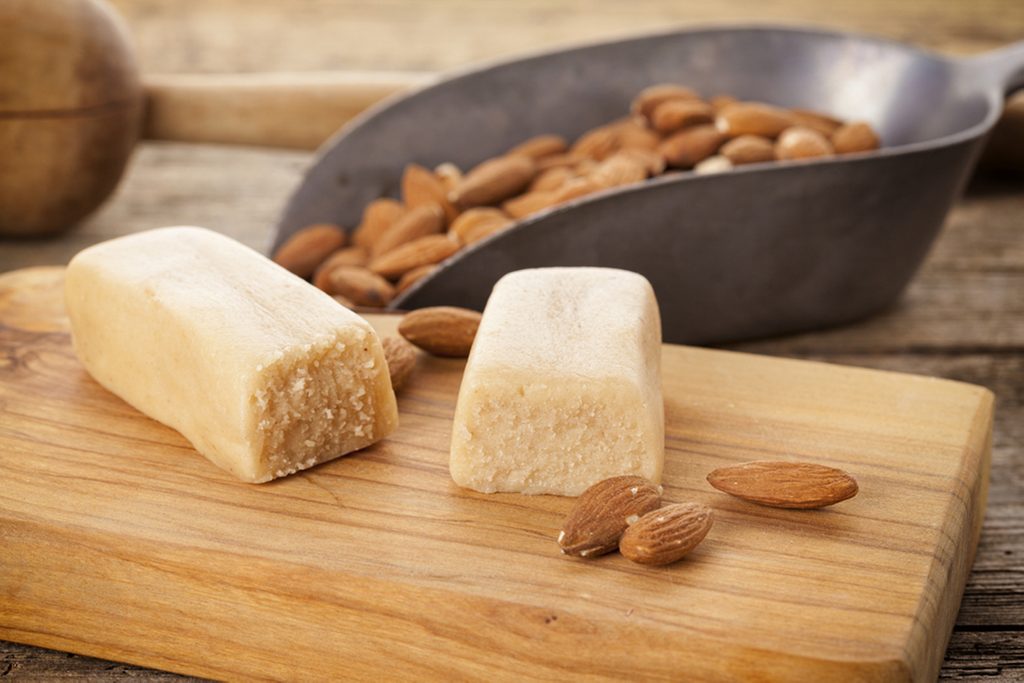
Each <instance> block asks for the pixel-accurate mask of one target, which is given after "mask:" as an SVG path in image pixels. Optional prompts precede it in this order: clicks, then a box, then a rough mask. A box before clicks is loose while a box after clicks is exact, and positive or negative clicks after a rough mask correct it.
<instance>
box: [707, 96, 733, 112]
mask: <svg viewBox="0 0 1024 683" xmlns="http://www.w3.org/2000/svg"><path fill="white" fill-rule="evenodd" d="M737 102H739V100H738V99H736V98H735V97H733V96H732V95H715V96H714V97H712V98H711V99H710V100H708V104H710V105H711V108H712V109H714V110H715V111H716V112H718V111H720V110H722V109H724V108H725V107H727V106H729V105H730V104H736V103H737Z"/></svg>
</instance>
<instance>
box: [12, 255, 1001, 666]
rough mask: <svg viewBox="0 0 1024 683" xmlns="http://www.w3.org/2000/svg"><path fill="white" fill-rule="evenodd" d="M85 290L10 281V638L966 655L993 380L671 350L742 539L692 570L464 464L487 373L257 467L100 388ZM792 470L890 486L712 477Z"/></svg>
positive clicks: (490, 656) (673, 448)
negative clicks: (74, 325) (454, 436)
mask: <svg viewBox="0 0 1024 683" xmlns="http://www.w3.org/2000/svg"><path fill="white" fill-rule="evenodd" d="M61 285H62V270H61V269H59V268H45V269H30V270H23V271H15V272H13V273H9V274H6V275H4V276H2V277H0V351H2V354H0V360H2V364H0V373H2V374H3V379H4V381H3V383H2V384H0V404H2V405H3V406H4V414H5V421H4V423H3V425H2V426H0V479H2V480H3V481H4V482H5V484H6V485H5V487H4V488H3V490H2V491H0V538H2V542H3V545H4V546H5V550H6V552H5V553H3V554H2V555H0V596H2V598H3V600H2V601H0V604H2V605H3V606H2V607H0V637H3V638H6V639H11V640H15V641H21V642H29V643H32V644H36V645H43V646H47V647H57V648H61V649H67V650H72V651H76V652H81V653H84V654H89V655H94V656H99V657H105V658H112V659H117V660H122V661H127V662H133V663H137V664H144V665H147V666H155V667H159V668H163V669H169V670H172V671H179V672H183V673H190V674H195V675H201V676H210V677H217V678H225V677H229V678H230V677H261V678H265V677H273V678H282V677H296V676H297V677H305V678H310V677H316V678H323V677H337V676H340V675H346V676H370V675H372V674H373V673H374V672H379V671H380V670H381V667H382V666H386V667H387V669H388V671H389V672H391V673H393V674H394V675H400V674H403V673H404V674H410V675H417V676H422V677H431V678H439V677H445V676H448V675H450V674H451V673H452V672H456V673H461V674H464V675H470V676H476V677H481V676H490V675H505V676H511V675H514V674H515V673H517V672H527V673H532V674H535V675H545V676H564V675H568V674H589V675H592V676H616V675H617V676H623V677H628V676H645V675H646V676H661V677H670V676H676V675H678V674H679V673H680V672H683V671H685V672H686V673H687V677H688V678H689V679H691V680H696V679H707V680H725V679H731V678H736V677H739V678H748V677H750V676H753V675H755V674H756V675H758V676H760V677H761V679H762V680H791V679H793V678H800V679H802V680H818V681H830V680H834V681H849V680H871V681H880V680H886V681H887V680H894V681H896V680H899V681H902V680H921V681H923V680H930V679H933V678H934V677H935V676H936V674H937V672H938V670H939V667H940V665H941V663H942V660H943V653H944V651H945V645H946V641H947V639H948V636H949V633H950V631H951V629H952V626H953V623H954V620H955V617H956V612H957V608H958V605H959V599H960V595H961V592H962V589H963V585H964V581H965V580H966V577H967V574H968V572H969V570H970V566H971V562H972V561H973V556H974V549H975V546H976V543H977V539H978V534H979V532H980V528H981V522H982V518H983V516H984V510H985V500H986V491H987V484H988V466H989V451H990V445H991V419H992V401H991V394H990V392H988V391H987V390H985V389H982V388H980V387H976V386H971V385H966V384H961V383H956V382H949V381H945V380H939V379H933V378H927V377H918V376H912V375H902V374H896V373H884V372H878V371H871V370H864V369H854V368H846V367H841V366H835V365H828V364H821V363H812V362H805V361H793V360H783V359H773V358H766V357H761V356H755V355H749V354H738V353H733V352H728V351H713V350H706V349H696V348H689V347H681V346H670V345H669V346H666V347H665V350H664V373H663V382H664V390H665V397H666V444H667V451H666V469H665V482H664V483H665V489H666V494H665V495H666V498H667V499H668V500H671V501H682V500H698V501H702V502H705V503H708V504H711V505H712V506H714V507H715V509H716V513H717V521H716V524H715V527H714V528H713V529H712V532H711V534H709V536H708V538H707V539H706V540H705V542H704V543H703V544H702V545H701V546H700V547H699V549H698V550H697V551H695V552H694V553H693V554H692V555H691V556H690V558H689V559H687V560H685V561H684V562H682V563H679V564H677V565H673V566H670V567H667V568H661V569H652V568H648V567H642V566H639V565H633V564H631V563H630V562H628V561H627V560H625V559H624V558H622V557H620V556H617V555H616V556H609V557H606V558H603V559H600V560H597V561H593V562H586V561H576V560H572V559H569V558H566V557H564V556H561V555H560V554H559V553H558V550H557V545H556V544H555V541H554V537H555V535H556V533H557V529H558V526H559V524H560V521H561V519H562V517H563V516H564V514H565V513H566V512H567V510H568V508H569V506H570V505H571V500H570V499H566V498H560V497H551V496H535V497H530V496H520V495H515V494H497V495H483V494H477V493H474V492H471V491H467V490H463V489H459V488H458V487H457V486H455V485H454V484H453V483H452V482H451V480H450V478H449V476H448V471H447V449H448V440H449V433H450V418H451V415H452V411H453V408H454V400H455V394H456V391H457V389H458V384H459V380H460V377H461V369H462V365H463V364H462V362H461V361H456V360H443V359H433V358H429V357H426V356H424V357H422V358H421V362H420V364H419V366H418V368H417V371H416V372H415V374H414V375H413V377H412V379H411V381H410V384H409V386H408V387H407V388H406V389H405V390H404V391H403V392H402V393H401V396H400V403H399V406H400V414H401V419H402V425H401V427H400V429H399V431H398V432H396V433H395V434H394V435H393V436H391V437H389V438H388V439H386V440H385V441H384V442H382V443H380V444H378V445H376V446H373V447H371V448H369V449H366V450H365V451H363V452H360V453H358V454H355V455H352V456H349V457H346V458H342V459H340V460H337V461H334V462H333V463H329V464H326V465H323V466H320V467H317V468H314V469H312V470H309V471H307V472H305V473H302V474H299V475H295V476H292V477H288V478H285V479H283V480H280V481H278V482H274V483H271V484H265V485H246V484H242V483H239V482H237V481H235V480H233V479H232V478H231V477H230V476H229V475H227V474H226V473H224V472H222V471H220V470H218V469H217V468H215V467H214V466H212V465H211V464H210V463H209V462H207V461H206V460H205V459H203V458H202V457H201V456H199V455H198V454H196V453H195V452H194V451H193V450H192V449H191V447H190V446H189V445H188V443H187V442H186V441H184V439H182V438H181V437H180V436H179V435H178V434H177V433H175V432H173V431H172V430H170V429H168V428H166V427H164V426H162V425H160V424H158V423H156V422H153V421H152V420H149V419H148V418H146V417H145V416H143V415H141V414H140V413H138V412H137V411H135V410H134V409H132V408H131V407H129V406H127V405H126V404H124V403H123V402H122V401H120V400H119V399H118V398H116V397H115V396H113V395H112V394H110V393H109V392H107V391H105V390H104V389H102V388H101V387H99V386H98V385H97V384H96V383H95V382H93V380H92V379H91V378H90V377H89V376H88V375H87V373H86V372H85V371H84V369H82V368H81V366H80V365H79V364H78V362H77V360H76V359H75V357H74V354H73V352H72V351H71V348H70V345H69V337H68V334H67V332H66V321H65V320H64V318H63V316H62V315H61V312H60V305H59V303H57V302H59V300H60V295H61ZM373 321H374V323H375V324H376V325H378V326H379V328H380V329H382V330H383V331H385V332H387V331H390V330H393V329H394V325H395V318H394V317H393V316H375V317H374V319H373ZM765 458H767V459H802V460H812V461H816V462H821V463H823V464H828V465H833V466H838V467H841V468H843V469H846V470H847V471H849V472H851V473H853V474H854V475H855V476H856V477H857V479H858V480H859V482H860V486H861V493H860V494H859V495H858V496H857V497H856V498H854V499H852V500H850V501H847V502H845V503H843V504H840V505H838V506H836V507H834V508H832V509H828V510H823V511H811V512H808V511H785V510H772V509H766V508H762V507H758V506H754V505H751V504H748V503H744V502H741V501H737V500H735V499H732V498H730V497H728V496H725V495H724V494H721V493H719V492H716V491H714V490H713V489H711V488H710V487H709V486H708V485H707V484H706V482H705V481H704V476H705V474H706V473H707V472H708V471H710V470H711V469H713V468H715V467H718V466H722V465H725V464H729V463H735V462H740V461H744V460H748V459H765ZM712 652H713V653H714V656H708V653H712Z"/></svg>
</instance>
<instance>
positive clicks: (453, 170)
mask: <svg viewBox="0 0 1024 683" xmlns="http://www.w3.org/2000/svg"><path fill="white" fill-rule="evenodd" d="M434 175H436V176H437V179H438V180H440V181H441V184H442V185H444V190H445V193H448V192H451V191H452V190H454V189H455V186H456V185H458V184H459V183H460V182H462V171H461V170H460V169H459V167H458V166H456V165H455V164H452V163H443V164H440V165H439V166H438V167H437V168H435V169H434ZM445 196H446V197H447V194H445Z"/></svg>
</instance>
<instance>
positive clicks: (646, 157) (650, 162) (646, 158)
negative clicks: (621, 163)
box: [616, 147, 665, 176]
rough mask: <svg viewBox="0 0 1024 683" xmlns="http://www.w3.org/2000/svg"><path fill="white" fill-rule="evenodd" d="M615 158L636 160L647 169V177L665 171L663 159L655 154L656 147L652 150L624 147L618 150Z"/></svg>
mask: <svg viewBox="0 0 1024 683" xmlns="http://www.w3.org/2000/svg"><path fill="white" fill-rule="evenodd" d="M616 156H624V157H629V158H631V159H636V160H637V161H639V162H640V163H641V164H643V166H644V168H645V169H647V175H649V176H656V175H658V174H660V173H663V172H664V171H665V157H663V156H661V154H659V153H658V152H657V147H654V148H652V149H641V148H639V147H626V148H624V149H620V150H619V151H618V153H617V154H616Z"/></svg>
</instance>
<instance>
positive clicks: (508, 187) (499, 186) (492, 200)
mask: <svg viewBox="0 0 1024 683" xmlns="http://www.w3.org/2000/svg"><path fill="white" fill-rule="evenodd" d="M536 175H537V165H536V164H535V163H534V162H533V160H532V159H530V158H529V157H525V156H521V155H515V156H505V157H497V158H494V159H489V160H487V161H485V162H483V163H482V164H480V165H479V166H477V167H476V168H474V169H473V170H472V171H470V172H469V173H468V174H466V176H465V177H464V178H463V179H462V182H461V183H459V184H458V185H457V186H456V187H455V189H454V190H452V192H451V194H450V195H449V197H448V198H449V200H450V201H451V202H452V203H453V204H455V205H456V206H457V207H459V208H460V209H463V210H465V209H471V208H473V207H474V206H491V205H494V204H498V203H499V202H502V201H504V200H506V199H508V198H509V197H511V196H513V195H517V194H519V193H520V192H522V191H523V190H524V189H526V187H527V186H528V185H529V184H530V181H531V180H533V178H534V176H536Z"/></svg>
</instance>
